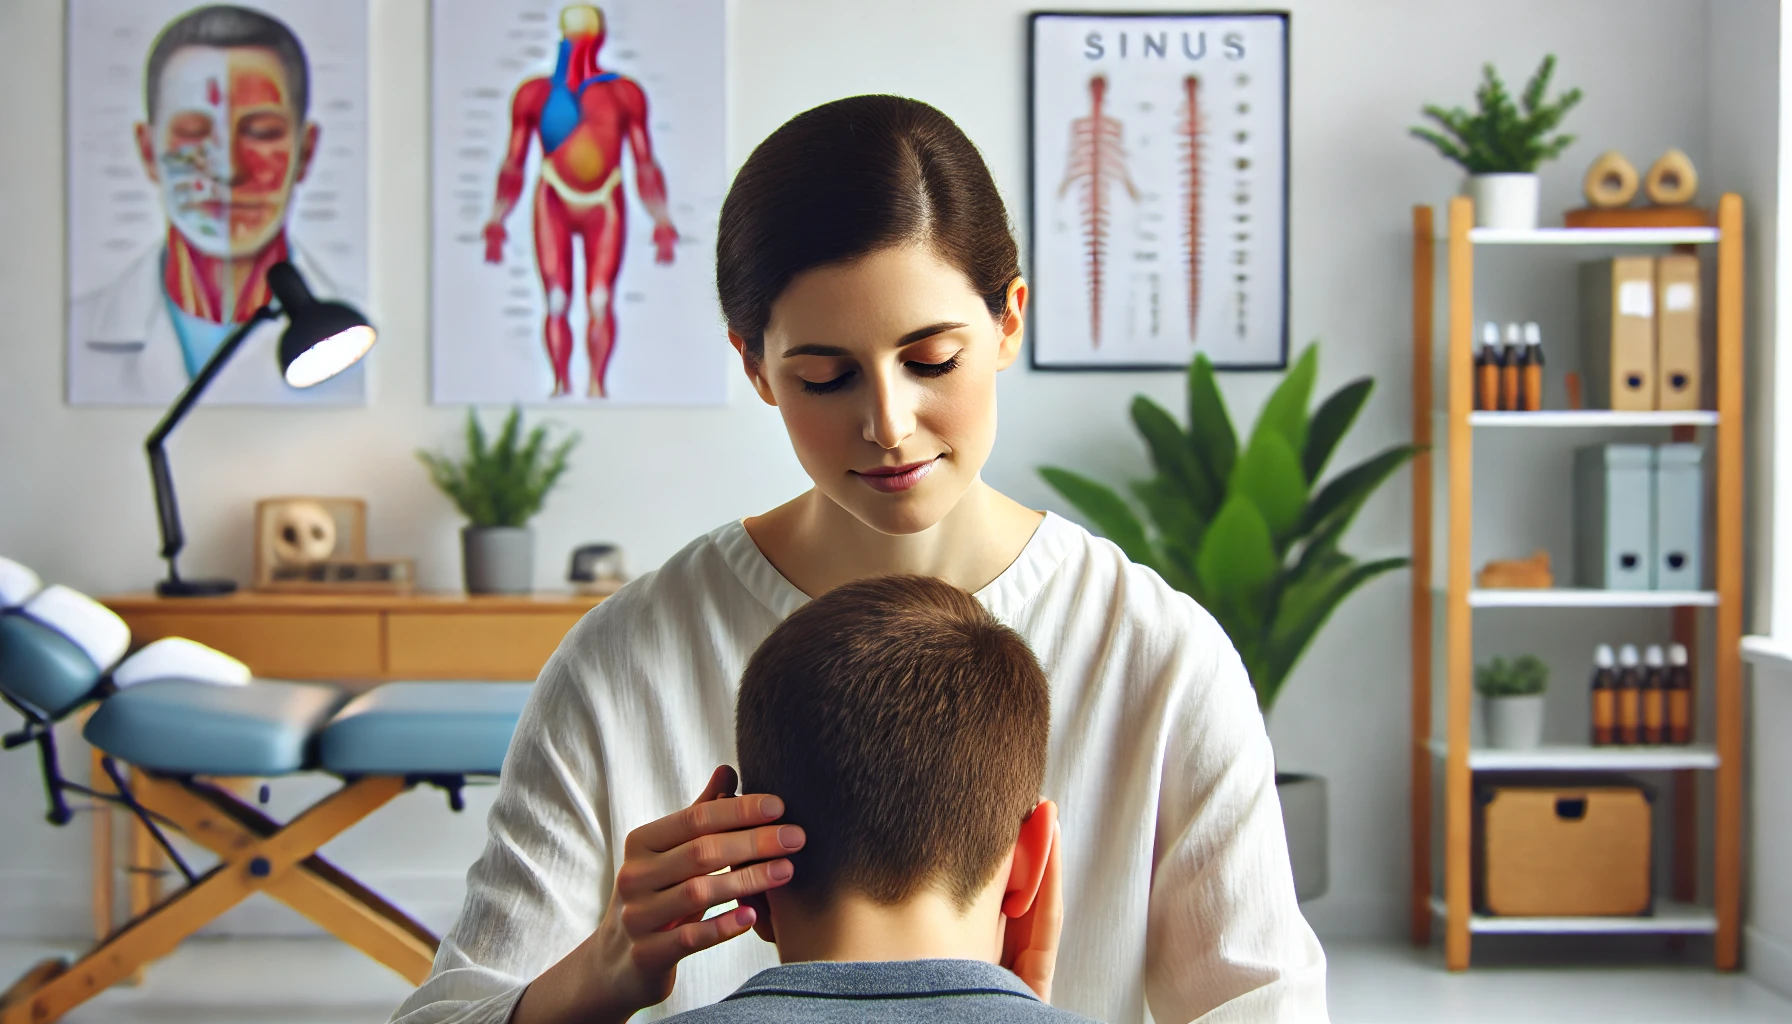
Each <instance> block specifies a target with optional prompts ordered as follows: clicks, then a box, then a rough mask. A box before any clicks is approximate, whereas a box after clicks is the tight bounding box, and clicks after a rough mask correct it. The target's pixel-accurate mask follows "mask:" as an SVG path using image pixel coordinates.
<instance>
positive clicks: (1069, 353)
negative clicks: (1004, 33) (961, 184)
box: [1028, 14, 1288, 369]
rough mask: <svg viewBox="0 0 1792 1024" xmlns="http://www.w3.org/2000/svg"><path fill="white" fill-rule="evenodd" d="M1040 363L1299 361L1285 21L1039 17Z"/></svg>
mask: <svg viewBox="0 0 1792 1024" xmlns="http://www.w3.org/2000/svg"><path fill="white" fill-rule="evenodd" d="M1032 47H1033V55H1032V83H1031V87H1032V111H1031V118H1032V121H1031V127H1032V206H1033V210H1032V213H1033V216H1032V229H1033V234H1032V268H1031V269H1032V284H1033V289H1034V290H1033V296H1034V298H1033V315H1032V316H1031V317H1030V318H1029V325H1028V326H1029V328H1030V330H1029V334H1030V335H1031V337H1032V342H1033V365H1034V366H1037V367H1041V368H1052V369H1152V368H1159V367H1162V368H1173V367H1181V366H1185V365H1187V364H1188V362H1189V360H1191V359H1192V358H1194V356H1195V353H1197V352H1205V353H1207V355H1208V357H1209V358H1210V359H1212V360H1213V361H1214V363H1215V364H1216V365H1217V366H1219V367H1221V368H1229V369H1275V368H1280V367H1282V366H1283V365H1285V363H1286V360H1287V322H1286V321H1287V308H1286V294H1287V293H1286V289H1287V255H1286V254H1287V181H1288V137H1287V124H1288V94H1287V88H1288V79H1287V57H1288V19H1287V15H1284V14H1226V15H1082V14H1035V15H1034V16H1033V22H1032Z"/></svg>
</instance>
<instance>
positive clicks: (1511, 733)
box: [1481, 693, 1543, 750]
mask: <svg viewBox="0 0 1792 1024" xmlns="http://www.w3.org/2000/svg"><path fill="white" fill-rule="evenodd" d="M1481 704H1482V710H1483V711H1484V712H1485V715H1484V717H1483V721H1484V722H1485V723H1486V725H1487V745H1488V746H1490V747H1492V748H1493V749H1495V750H1534V749H1536V748H1537V747H1538V746H1540V745H1541V744H1542V743H1543V695H1542V694H1541V693H1538V694H1533V695H1531V696H1527V697H1483V698H1481Z"/></svg>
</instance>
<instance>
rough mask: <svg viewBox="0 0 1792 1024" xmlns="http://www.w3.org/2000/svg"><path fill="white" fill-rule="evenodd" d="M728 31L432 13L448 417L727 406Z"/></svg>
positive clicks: (439, 336) (618, 5) (508, 1)
mask: <svg viewBox="0 0 1792 1024" xmlns="http://www.w3.org/2000/svg"><path fill="white" fill-rule="evenodd" d="M723 11H724V0H618V2H609V3H603V4H601V5H590V4H579V3H573V4H568V3H566V2H564V0H435V2H434V5H433V7H432V18H431V44H430V45H431V63H432V67H431V77H432V92H433V103H432V108H433V118H434V122H433V130H432V133H431V135H432V140H431V146H432V156H431V168H432V175H433V179H434V181H433V195H432V199H431V202H432V207H433V223H434V240H433V266H432V270H431V273H432V278H433V296H432V300H431V304H432V311H433V317H432V323H431V336H432V352H433V360H432V363H433V366H432V374H433V378H434V382H433V389H432V390H433V395H434V399H435V401H437V402H454V403H466V402H507V403H508V402H532V403H545V402H553V403H555V404H560V403H573V404H587V403H589V404H611V405H622V404H628V405H648V404H662V405H663V404H670V405H710V404H714V405H719V404H722V403H723V402H725V401H726V399H727V391H728V388H727V382H728V376H727V375H728V369H729V358H730V357H731V356H732V355H733V352H732V350H731V349H730V348H729V347H728V341H727V337H726V334H725V333H724V329H723V327H722V326H721V316H720V313H719V312H718V311H717V307H716V298H715V283H714V270H713V266H714V258H715V257H714V252H715V233H716V223H717V216H718V214H719V212H720V210H721V205H722V196H723V193H724V191H725V189H726V187H727V166H726V153H725V151H724V138H723V130H724V125H723V113H722V112H723V107H724V106H725V101H724V97H723V77H722V56H723V17H724V14H723Z"/></svg>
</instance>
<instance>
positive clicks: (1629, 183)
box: [1580, 149, 1637, 210]
mask: <svg viewBox="0 0 1792 1024" xmlns="http://www.w3.org/2000/svg"><path fill="white" fill-rule="evenodd" d="M1636 183H1637V177H1636V166H1635V165H1634V164H1632V163H1631V162H1630V161H1629V160H1626V159H1625V158H1624V154H1622V153H1620V152H1618V151H1617V150H1615V149H1612V150H1607V151H1606V152H1604V153H1601V154H1599V156H1598V158H1597V159H1595V160H1594V161H1593V164H1592V166H1590V167H1588V168H1587V176H1586V177H1585V178H1584V179H1582V180H1581V184H1580V190H1581V194H1582V195H1584V196H1586V197H1587V205H1588V206H1592V207H1596V208H1598V209H1601V210H1609V209H1613V208H1615V207H1620V206H1628V205H1630V201H1631V200H1632V199H1635V198H1636Z"/></svg>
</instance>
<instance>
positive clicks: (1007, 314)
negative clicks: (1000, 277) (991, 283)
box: [996, 277, 1027, 370]
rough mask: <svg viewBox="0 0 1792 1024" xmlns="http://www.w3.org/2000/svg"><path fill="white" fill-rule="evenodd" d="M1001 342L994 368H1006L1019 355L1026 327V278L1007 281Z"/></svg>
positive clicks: (1012, 363)
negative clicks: (1006, 297)
mask: <svg viewBox="0 0 1792 1024" xmlns="http://www.w3.org/2000/svg"><path fill="white" fill-rule="evenodd" d="M1001 326H1002V344H1001V347H1000V348H998V349H997V350H996V369H998V370H1006V369H1007V368H1008V367H1010V366H1012V365H1014V360H1015V359H1017V358H1019V357H1020V343H1021V340H1022V339H1023V337H1024V336H1025V335H1026V327H1027V279H1026V278H1024V277H1017V278H1015V279H1014V280H1012V281H1010V282H1008V308H1007V309H1006V310H1005V311H1004V312H1003V313H1002V325H1001Z"/></svg>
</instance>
